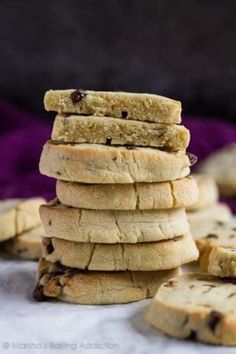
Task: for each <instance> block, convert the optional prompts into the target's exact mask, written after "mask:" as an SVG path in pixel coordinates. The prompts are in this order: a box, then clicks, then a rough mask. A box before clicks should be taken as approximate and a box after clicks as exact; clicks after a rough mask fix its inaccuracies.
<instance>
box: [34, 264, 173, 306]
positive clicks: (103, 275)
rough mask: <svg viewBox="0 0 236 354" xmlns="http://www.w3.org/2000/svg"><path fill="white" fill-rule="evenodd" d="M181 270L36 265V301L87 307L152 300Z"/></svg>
mask: <svg viewBox="0 0 236 354" xmlns="http://www.w3.org/2000/svg"><path fill="white" fill-rule="evenodd" d="M179 273H180V269H171V270H166V271H154V272H129V271H126V272H94V271H83V270H79V269H73V268H68V267H64V266H62V265H61V264H59V263H50V262H48V261H46V260H45V259H43V258H42V259H41V260H40V261H39V268H38V283H37V285H36V288H35V290H34V292H33V296H34V299H35V300H36V301H45V300H47V299H49V298H57V299H60V300H62V301H65V302H71V303H75V304H84V305H85V304H86V305H96V304H97V305H100V304H101V305H102V304H124V303H128V302H133V301H139V300H143V299H146V298H149V297H153V296H154V294H155V293H156V291H157V289H158V287H159V286H160V285H161V284H162V283H163V282H165V281H167V280H168V279H170V278H172V277H175V276H177V275H178V274H179Z"/></svg>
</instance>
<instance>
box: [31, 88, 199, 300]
mask: <svg viewBox="0 0 236 354" xmlns="http://www.w3.org/2000/svg"><path fill="white" fill-rule="evenodd" d="M44 103H45V108H46V110H50V111H56V112H58V114H57V116H56V119H55V122H54V126H53V132H52V140H51V141H48V142H47V143H46V144H45V146H44V148H43V152H42V155H41V160H40V171H41V173H43V174H45V175H47V176H50V177H54V178H56V179H57V187H56V192H57V198H58V199H57V200H54V201H52V202H50V203H48V204H46V205H44V206H42V207H41V209H40V213H41V219H42V222H43V225H44V228H45V232H46V235H47V237H45V238H44V240H43V258H42V259H41V260H40V265H39V272H38V284H37V287H36V289H35V291H34V297H35V299H37V300H42V299H44V298H45V297H56V298H59V299H61V300H64V301H68V302H74V303H81V304H108V303H125V302H131V301H137V300H141V299H143V298H146V297H152V296H153V295H154V294H155V292H156V290H157V288H158V287H159V285H160V284H161V283H162V282H163V281H164V280H165V279H169V278H171V277H173V276H175V275H176V274H178V272H179V267H180V266H181V265H182V264H184V263H188V262H191V261H193V260H196V259H197V257H198V251H197V248H196V246H195V243H194V241H193V239H192V237H191V234H190V232H189V224H188V222H187V218H186V214H185V208H186V207H187V206H190V205H192V204H194V203H195V202H196V201H197V198H198V189H197V185H196V182H195V181H194V180H193V179H192V178H191V177H188V175H189V172H190V168H189V167H190V165H191V160H192V156H189V155H187V154H186V148H187V146H188V144H189V131H188V130H187V129H186V128H185V127H184V126H181V125H178V124H179V123H180V122H181V116H180V113H181V105H180V102H177V101H174V100H171V99H168V98H164V97H161V96H157V95H149V94H132V93H124V92H94V91H84V90H61V91H49V92H47V93H46V95H45V101H44Z"/></svg>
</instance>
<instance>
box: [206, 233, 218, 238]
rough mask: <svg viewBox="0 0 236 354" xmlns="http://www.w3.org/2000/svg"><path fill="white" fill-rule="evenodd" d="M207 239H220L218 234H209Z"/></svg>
mask: <svg viewBox="0 0 236 354" xmlns="http://www.w3.org/2000/svg"><path fill="white" fill-rule="evenodd" d="M205 238H218V236H217V235H216V234H208V235H207V236H206V237H205Z"/></svg>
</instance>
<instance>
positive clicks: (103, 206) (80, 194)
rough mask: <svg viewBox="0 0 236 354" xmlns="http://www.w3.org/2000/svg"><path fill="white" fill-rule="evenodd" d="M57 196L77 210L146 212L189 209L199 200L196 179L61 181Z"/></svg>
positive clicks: (57, 188)
mask: <svg viewBox="0 0 236 354" xmlns="http://www.w3.org/2000/svg"><path fill="white" fill-rule="evenodd" d="M56 193H57V197H58V199H59V200H60V202H61V203H63V204H65V205H68V206H72V207H74V208H84V209H97V210H135V209H139V210H146V209H172V208H185V207H187V206H190V205H192V204H194V203H195V202H196V201H197V200H198V188H197V184H196V182H195V180H194V179H193V178H192V177H185V178H183V179H179V180H176V181H173V182H159V183H133V184H82V183H76V182H74V183H73V182H64V181H60V180H57V184H56Z"/></svg>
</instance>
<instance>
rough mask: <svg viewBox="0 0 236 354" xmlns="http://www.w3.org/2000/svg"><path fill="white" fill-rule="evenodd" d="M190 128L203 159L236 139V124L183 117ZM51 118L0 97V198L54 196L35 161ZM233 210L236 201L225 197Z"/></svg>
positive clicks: (194, 148) (193, 149)
mask: <svg viewBox="0 0 236 354" xmlns="http://www.w3.org/2000/svg"><path fill="white" fill-rule="evenodd" d="M183 123H184V124H185V125H186V126H187V127H188V128H189V129H190V131H191V143H190V147H189V151H190V152H192V153H193V154H195V155H197V156H198V162H199V161H202V160H203V159H204V158H205V157H206V156H208V155H209V154H210V153H211V152H213V151H215V150H217V149H219V148H221V147H222V146H224V145H226V144H228V143H231V142H236V126H235V125H232V124H227V123H224V122H223V121H219V120H217V119H209V118H206V117H195V118H193V117H184V119H183ZM51 129H52V121H51V120H50V121H49V122H48V123H47V122H43V121H41V120H40V119H37V117H34V116H32V115H30V114H28V113H25V112H23V111H21V110H19V109H18V108H16V107H13V106H12V105H10V104H8V103H6V102H5V101H1V100H0V141H1V154H0V186H1V188H0V198H12V197H30V196H37V195H41V196H43V197H45V198H46V199H51V198H53V197H54V196H55V180H53V179H52V178H48V177H46V176H41V175H40V173H39V170H38V162H39V158H40V153H41V151H42V147H43V144H44V143H45V141H46V140H48V139H49V138H50V133H51ZM227 202H228V203H229V204H230V206H231V207H232V208H233V209H234V211H235V212H236V200H229V199H228V200H227Z"/></svg>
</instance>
